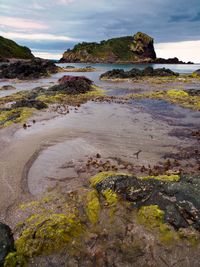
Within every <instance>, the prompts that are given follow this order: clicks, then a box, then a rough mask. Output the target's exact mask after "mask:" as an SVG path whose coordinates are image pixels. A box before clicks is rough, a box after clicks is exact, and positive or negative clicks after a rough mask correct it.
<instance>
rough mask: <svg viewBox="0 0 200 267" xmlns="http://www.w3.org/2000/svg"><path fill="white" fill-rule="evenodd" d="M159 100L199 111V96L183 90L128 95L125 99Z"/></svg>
mask: <svg viewBox="0 0 200 267" xmlns="http://www.w3.org/2000/svg"><path fill="white" fill-rule="evenodd" d="M142 98H150V99H160V100H166V101H169V102H171V103H173V104H176V105H179V106H181V107H184V108H189V109H193V110H200V95H190V94H189V92H187V91H184V90H175V89H172V90H168V91H155V92H149V93H143V94H130V95H127V96H126V99H142Z"/></svg>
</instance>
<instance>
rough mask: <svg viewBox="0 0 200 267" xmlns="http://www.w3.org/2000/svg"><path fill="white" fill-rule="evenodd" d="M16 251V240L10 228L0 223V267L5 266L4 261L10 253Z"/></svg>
mask: <svg viewBox="0 0 200 267" xmlns="http://www.w3.org/2000/svg"><path fill="white" fill-rule="evenodd" d="M13 250H14V239H13V235H12V231H11V229H10V228H9V226H7V225H5V224H3V223H0V267H3V266H4V260H5V258H6V256H7V255H8V253H10V252H11V251H13Z"/></svg>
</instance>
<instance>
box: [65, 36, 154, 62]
mask: <svg viewBox="0 0 200 267" xmlns="http://www.w3.org/2000/svg"><path fill="white" fill-rule="evenodd" d="M155 58H156V54H155V51H154V46H153V39H152V38H151V37H150V36H148V35H146V34H144V33H141V32H138V33H137V34H135V35H134V36H126V37H121V38H113V39H109V40H107V41H102V42H100V43H85V42H84V43H81V44H77V45H75V46H74V48H73V49H72V50H70V49H69V50H67V51H66V52H65V53H64V54H63V57H62V59H61V60H60V61H61V62H94V63H95V62H100V63H101V62H136V61H138V62H140V61H144V62H145V61H149V60H152V59H155Z"/></svg>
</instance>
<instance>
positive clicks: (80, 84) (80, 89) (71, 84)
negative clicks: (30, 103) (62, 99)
mask: <svg viewBox="0 0 200 267" xmlns="http://www.w3.org/2000/svg"><path fill="white" fill-rule="evenodd" d="M58 82H59V85H55V86H52V87H50V88H49V89H48V91H50V92H61V93H65V94H70V95H77V94H84V93H87V92H89V91H91V89H92V88H91V85H92V83H93V82H92V81H91V80H90V79H88V78H86V77H84V76H68V75H65V76H63V77H62V78H61V79H59V81H58Z"/></svg>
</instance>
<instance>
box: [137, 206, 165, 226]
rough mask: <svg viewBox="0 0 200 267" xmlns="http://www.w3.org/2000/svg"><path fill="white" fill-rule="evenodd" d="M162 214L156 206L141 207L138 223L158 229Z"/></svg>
mask: <svg viewBox="0 0 200 267" xmlns="http://www.w3.org/2000/svg"><path fill="white" fill-rule="evenodd" d="M164 214H165V213H164V211H162V210H161V209H159V207H158V206H157V205H150V206H143V207H141V208H140V209H139V211H138V222H139V223H141V224H144V225H146V226H148V227H149V228H154V227H159V226H160V225H161V224H162V223H163V220H164Z"/></svg>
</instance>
